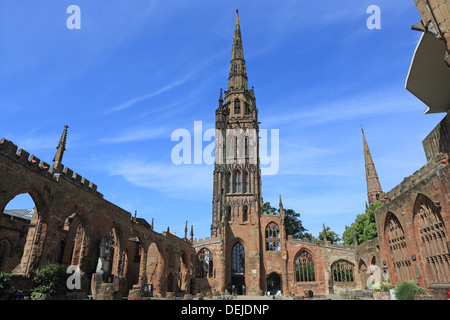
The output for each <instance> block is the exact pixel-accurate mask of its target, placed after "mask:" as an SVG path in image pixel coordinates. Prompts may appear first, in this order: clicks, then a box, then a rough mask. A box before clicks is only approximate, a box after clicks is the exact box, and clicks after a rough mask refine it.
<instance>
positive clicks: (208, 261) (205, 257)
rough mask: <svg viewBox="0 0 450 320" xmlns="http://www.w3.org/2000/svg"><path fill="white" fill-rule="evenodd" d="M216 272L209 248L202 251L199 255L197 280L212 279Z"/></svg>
mask: <svg viewBox="0 0 450 320" xmlns="http://www.w3.org/2000/svg"><path fill="white" fill-rule="evenodd" d="M213 270H214V259H213V255H212V253H211V251H209V250H208V248H203V249H201V250H200V251H199V252H198V254H197V268H196V271H197V272H196V276H197V278H206V277H209V278H212V276H213Z"/></svg>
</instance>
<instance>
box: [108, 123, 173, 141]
mask: <svg viewBox="0 0 450 320" xmlns="http://www.w3.org/2000/svg"><path fill="white" fill-rule="evenodd" d="M164 136H167V137H170V133H169V131H168V130H167V129H166V128H165V127H157V128H138V129H133V130H128V131H126V132H123V133H122V134H120V135H118V136H115V137H109V138H102V139H100V142H103V143H123V142H133V141H143V140H151V139H156V138H161V137H164Z"/></svg>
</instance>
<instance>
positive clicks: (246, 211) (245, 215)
mask: <svg viewBox="0 0 450 320" xmlns="http://www.w3.org/2000/svg"><path fill="white" fill-rule="evenodd" d="M242 220H243V221H248V207H247V206H244V209H243V211H242Z"/></svg>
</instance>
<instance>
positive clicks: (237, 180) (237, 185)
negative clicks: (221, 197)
mask: <svg viewBox="0 0 450 320" xmlns="http://www.w3.org/2000/svg"><path fill="white" fill-rule="evenodd" d="M241 179H242V178H241V172H240V171H236V172H235V173H234V192H237V193H241V191H242V189H241V182H242V181H241Z"/></svg>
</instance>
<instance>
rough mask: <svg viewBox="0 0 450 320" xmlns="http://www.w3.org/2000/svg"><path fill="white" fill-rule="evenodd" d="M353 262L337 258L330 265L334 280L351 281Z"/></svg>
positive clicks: (352, 278) (353, 279)
mask: <svg viewBox="0 0 450 320" xmlns="http://www.w3.org/2000/svg"><path fill="white" fill-rule="evenodd" d="M354 268H355V266H354V265H353V263H351V262H349V261H347V260H343V259H341V260H337V261H335V262H334V263H333V264H332V265H331V273H332V275H333V281H334V282H353V281H355V277H354Z"/></svg>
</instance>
